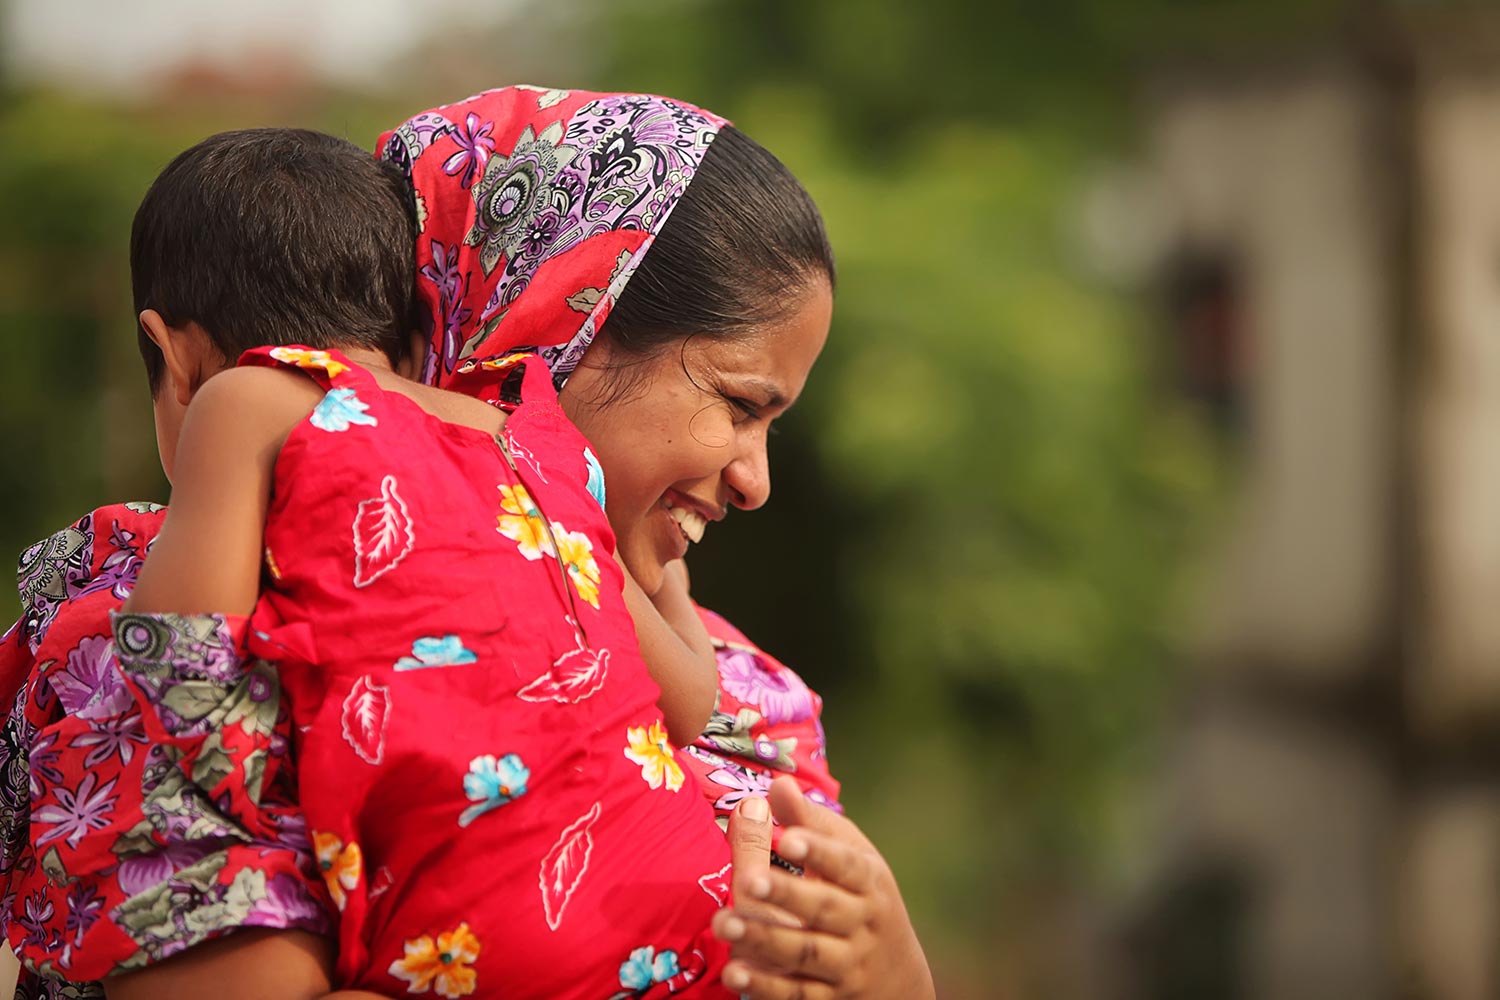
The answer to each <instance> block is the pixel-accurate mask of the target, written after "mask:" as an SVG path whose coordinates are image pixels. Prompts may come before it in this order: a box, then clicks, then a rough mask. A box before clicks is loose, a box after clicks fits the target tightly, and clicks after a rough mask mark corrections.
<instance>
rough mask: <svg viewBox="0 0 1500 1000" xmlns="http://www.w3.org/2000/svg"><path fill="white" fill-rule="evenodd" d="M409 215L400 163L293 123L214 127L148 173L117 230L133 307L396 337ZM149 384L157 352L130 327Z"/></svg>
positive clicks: (410, 232) (272, 335)
mask: <svg viewBox="0 0 1500 1000" xmlns="http://www.w3.org/2000/svg"><path fill="white" fill-rule="evenodd" d="M416 239H417V229H416V216H415V212H414V210H413V203H412V194H411V188H410V186H409V185H408V184H407V182H406V178H405V177H404V176H402V174H401V172H400V171H399V170H397V169H395V168H394V167H391V166H390V165H389V164H384V163H381V162H380V161H378V160H376V159H375V158H374V157H372V156H371V155H370V154H369V153H367V152H365V151H364V150H362V149H360V148H359V147H358V146H356V145H354V144H353V143H350V142H346V141H345V140H343V139H337V138H335V137H333V136H330V135H325V134H323V133H321V132H313V131H309V130H306V129H287V128H263V129H246V130H242V131H238V132H222V133H220V134H218V135H215V136H210V137H209V138H207V139H205V140H203V141H202V142H200V143H198V144H197V145H196V146H193V147H192V148H190V149H188V150H186V151H185V152H183V153H182V154H180V155H179V156H178V157H177V158H176V159H174V160H173V161H172V162H171V163H169V164H168V165H167V168H166V169H165V170H163V171H162V172H161V174H160V176H158V177H157V178H156V180H155V182H154V183H152V185H151V188H150V190H148V191H147V192H146V197H145V198H144V199H143V200H142V201H141V207H140V208H139V209H138V210H137V211H136V214H135V224H134V226H133V227H132V229H131V234H130V278H131V285H132V288H133V291H134V294H135V310H136V314H137V315H139V314H140V312H141V310H143V309H155V310H156V311H157V312H159V313H161V315H162V319H164V320H165V321H166V322H167V323H168V324H169V325H172V326H181V325H183V324H186V323H188V322H195V323H197V324H198V325H199V326H201V327H203V329H204V331H205V332H206V333H207V334H208V336H209V339H210V340H212V341H213V343H214V345H215V346H216V347H217V348H218V349H219V351H220V352H221V353H222V354H223V355H224V357H225V358H226V359H228V360H229V361H231V362H232V361H234V360H235V359H236V358H238V357H239V355H240V354H241V353H242V352H243V351H245V350H248V349H249V348H252V347H264V346H275V345H285V344H294V343H295V344H305V345H307V346H308V347H325V348H326V347H369V348H374V349H376V350H379V351H383V352H384V353H385V354H386V355H387V356H388V357H390V359H391V361H392V363H395V362H398V361H400V360H401V357H402V356H403V355H404V354H405V353H406V351H407V349H408V347H409V343H410V341H409V339H408V337H409V334H408V331H409V329H410V324H411V321H412V290H413V279H412V275H413V273H414V271H415V268H416V265H415V263H414V258H415V246H416ZM138 336H139V340H140V349H141V357H142V359H143V360H144V361H145V362H146V374H147V377H148V378H149V379H150V382H151V391H152V393H153V395H154V394H155V393H156V391H157V390H158V389H159V388H160V386H161V380H162V376H163V361H162V355H161V351H160V349H159V348H157V346H156V344H155V343H153V342H152V341H151V339H150V338H149V337H147V336H146V334H145V333H144V331H140V332H138Z"/></svg>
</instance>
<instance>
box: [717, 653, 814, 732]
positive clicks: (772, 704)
mask: <svg viewBox="0 0 1500 1000" xmlns="http://www.w3.org/2000/svg"><path fill="white" fill-rule="evenodd" d="M718 660H719V683H720V684H721V685H722V686H723V688H724V690H725V691H728V692H729V693H730V694H732V695H734V696H735V697H736V698H738V699H739V700H740V701H742V702H745V703H746V704H750V705H755V706H756V707H757V708H759V709H760V711H761V714H762V715H764V716H765V720H766V721H767V722H769V723H770V724H771V725H776V724H778V723H782V722H801V721H802V720H803V719H809V718H812V715H813V696H812V691H810V690H809V689H808V687H807V685H806V684H805V683H804V682H803V680H802V678H800V677H798V676H797V675H796V674H794V673H792V672H791V671H790V670H786V669H782V670H770V669H767V667H766V664H765V661H764V660H762V659H761V658H760V657H759V656H756V655H755V654H754V653H751V652H747V651H746V650H742V649H725V650H721V651H720V652H719V656H718Z"/></svg>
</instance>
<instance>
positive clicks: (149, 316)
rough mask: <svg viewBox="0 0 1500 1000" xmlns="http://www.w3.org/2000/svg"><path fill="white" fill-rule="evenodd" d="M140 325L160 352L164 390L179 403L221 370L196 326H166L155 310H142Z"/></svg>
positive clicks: (220, 363)
mask: <svg viewBox="0 0 1500 1000" xmlns="http://www.w3.org/2000/svg"><path fill="white" fill-rule="evenodd" d="M140 324H141V329H142V330H144V331H145V332H146V336H148V337H150V338H151V342H152V343H153V344H155V345H156V346H157V348H158V349H159V350H160V351H161V356H162V361H163V363H164V365H165V367H166V376H167V385H166V386H165V387H164V388H165V389H167V390H168V391H170V392H172V393H173V395H175V396H176V398H177V402H178V403H179V404H181V405H183V406H186V405H188V403H189V402H191V401H192V398H193V393H195V392H197V391H198V387H199V386H201V385H202V384H203V382H204V380H205V379H207V378H208V376H210V375H212V374H214V373H215V372H216V371H218V370H219V369H220V368H222V367H224V365H223V361H222V359H220V358H219V351H218V349H217V348H216V347H214V344H213V341H211V340H209V338H208V333H207V331H205V330H204V329H203V327H201V326H199V325H198V324H197V323H191V322H190V323H187V324H186V325H184V326H170V325H168V323H167V321H166V320H165V319H163V318H162V315H161V313H159V312H157V311H156V310H155V309H142V310H141V315H140ZM216 359H217V360H216Z"/></svg>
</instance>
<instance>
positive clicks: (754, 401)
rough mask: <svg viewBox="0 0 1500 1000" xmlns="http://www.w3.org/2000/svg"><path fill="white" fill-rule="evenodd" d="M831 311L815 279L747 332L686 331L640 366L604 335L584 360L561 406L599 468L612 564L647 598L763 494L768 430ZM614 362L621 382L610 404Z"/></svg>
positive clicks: (811, 356)
mask: <svg viewBox="0 0 1500 1000" xmlns="http://www.w3.org/2000/svg"><path fill="white" fill-rule="evenodd" d="M832 313H833V293H832V291H831V289H830V288H829V286H828V283H827V282H826V281H822V280H819V281H817V282H816V283H815V284H814V285H813V287H811V288H810V289H809V290H808V291H807V292H805V293H804V294H803V297H802V301H801V302H800V304H798V305H797V306H796V307H794V308H793V309H792V310H791V312H790V313H789V314H788V315H787V316H786V317H784V318H783V319H781V320H779V321H776V322H773V323H769V324H766V325H765V326H762V327H757V328H755V329H753V330H751V331H749V332H746V333H742V334H739V335H736V336H733V337H729V338H724V337H709V336H700V337H688V338H687V339H686V340H683V341H680V342H678V343H676V344H673V345H670V346H668V347H667V348H665V349H664V350H662V351H661V352H659V353H658V354H657V355H656V356H655V357H652V358H649V359H647V360H645V361H635V360H633V359H631V358H629V357H628V356H626V355H624V354H623V352H620V351H617V350H615V349H614V347H613V345H612V343H611V341H610V339H609V337H608V336H607V335H605V336H601V337H600V338H599V339H598V340H596V341H595V342H594V345H593V346H592V347H590V348H589V351H588V353H587V354H585V355H584V359H583V363H582V364H580V365H579V366H578V368H577V370H576V371H574V373H573V375H572V377H571V378H570V379H569V380H568V383H567V385H566V386H565V387H564V388H563V391H562V396H561V402H562V406H563V409H564V410H565V411H566V412H567V414H568V416H569V417H570V418H571V419H572V421H573V422H574V423H575V424H576V425H577V426H578V428H579V430H581V431H582V432H583V434H584V436H585V437H587V438H588V439H589V442H590V443H591V444H592V445H593V448H594V451H595V453H596V454H597V455H598V458H599V463H600V465H602V466H603V467H604V483H605V489H606V491H607V494H608V502H607V506H608V513H609V522H610V525H611V526H612V527H613V528H614V531H615V538H616V541H617V544H618V548H619V556H620V561H621V562H622V563H624V564H625V568H626V569H628V570H629V571H630V574H631V576H633V577H635V580H636V582H637V583H639V584H640V586H641V589H642V590H644V591H645V592H646V593H647V594H654V593H656V591H657V589H658V588H659V587H660V586H661V580H662V568H663V567H664V566H665V565H666V564H667V563H669V562H671V561H672V560H674V559H679V558H681V557H682V556H683V555H684V554H686V552H687V550H688V546H689V545H690V544H691V543H692V542H695V541H698V540H700V539H701V538H702V537H703V531H704V528H705V527H706V526H707V524H708V523H709V522H711V521H717V520H719V519H720V518H722V517H723V516H724V514H725V512H726V511H727V510H728V508H729V507H730V506H735V507H739V508H740V509H742V510H754V509H755V508H757V507H759V506H760V505H761V504H763V503H765V502H766V499H767V497H769V496H770V494H771V475H770V470H769V468H768V467H767V461H766V434H767V432H768V431H769V430H770V427H771V422H772V421H773V420H775V419H776V418H777V417H778V416H780V415H781V414H782V413H785V412H786V410H787V408H788V407H789V406H791V405H792V403H793V402H795V401H796V399H797V397H798V395H800V394H801V392H802V386H803V384H804V383H805V382H806V381H807V375H808V372H809V371H811V370H812V366H813V362H815V361H817V360H818V354H819V353H820V352H821V351H822V350H823V343H824V341H826V340H827V339H828V324H829V321H830V319H831V316H832ZM605 329H606V331H607V330H608V327H607V326H606V327H605ZM619 365H630V366H631V367H630V368H628V369H626V370H625V374H624V376H623V377H624V378H626V379H627V380H630V381H627V382H626V383H625V386H626V389H627V392H626V394H625V395H624V396H622V397H621V398H618V399H613V400H611V399H610V393H611V391H612V389H613V386H614V384H615V382H614V380H615V379H617V378H619V377H621V376H619V375H617V374H616V373H615V372H614V371H613V370H612V369H614V368H615V367H616V366H619ZM637 379H638V381H637Z"/></svg>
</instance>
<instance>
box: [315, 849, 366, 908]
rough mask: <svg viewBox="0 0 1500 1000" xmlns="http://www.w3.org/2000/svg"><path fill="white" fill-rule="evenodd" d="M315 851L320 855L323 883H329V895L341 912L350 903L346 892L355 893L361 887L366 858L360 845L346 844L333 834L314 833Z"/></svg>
mask: <svg viewBox="0 0 1500 1000" xmlns="http://www.w3.org/2000/svg"><path fill="white" fill-rule="evenodd" d="M313 850H314V851H316V852H317V855H318V870H319V871H321V872H322V873H323V881H325V882H327V883H328V894H329V895H331V896H332V897H333V902H334V905H335V906H337V907H338V908H339V909H340V910H342V909H343V908H344V904H345V903H347V902H348V901H349V897H348V893H347V892H345V890H349V891H351V892H352V891H353V890H354V888H355V887H356V886H358V885H359V875H360V871H361V869H363V868H364V858H363V857H362V855H361V854H360V850H359V845H358V844H355V843H350V844H349V845H348V846H347V847H346V846H344V842H343V841H342V840H340V839H339V838H337V837H335V836H334V835H333V834H331V833H319V832H317V831H314V832H313Z"/></svg>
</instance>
